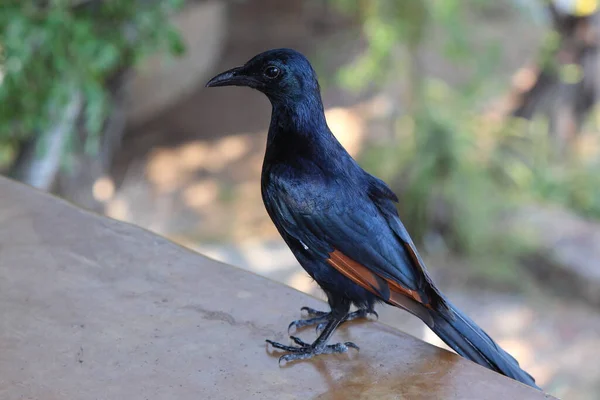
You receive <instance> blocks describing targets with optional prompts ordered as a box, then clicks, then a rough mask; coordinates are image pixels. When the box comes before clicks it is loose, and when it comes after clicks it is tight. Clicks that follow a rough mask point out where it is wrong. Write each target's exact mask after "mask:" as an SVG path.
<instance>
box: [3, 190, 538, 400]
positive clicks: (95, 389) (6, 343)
mask: <svg viewBox="0 0 600 400" xmlns="http://www.w3.org/2000/svg"><path fill="white" fill-rule="evenodd" d="M301 306H310V307H314V308H325V305H324V304H323V303H321V302H320V301H319V300H317V299H315V298H312V297H309V296H307V295H304V294H302V293H300V292H298V291H296V290H294V289H291V288H289V287H286V286H283V285H281V284H278V283H276V282H273V281H270V280H268V279H265V278H262V277H260V276H258V275H254V274H252V273H248V272H245V271H242V270H240V269H237V268H233V267H230V266H227V265H225V264H221V263H218V262H215V261H212V260H210V259H207V258H205V257H203V256H200V255H198V254H196V253H193V252H191V251H189V250H186V249H184V248H182V247H179V246H177V245H175V244H173V243H171V242H168V241H167V240H165V239H163V238H160V237H158V236H155V235H154V234H152V233H150V232H148V231H144V230H142V229H140V228H136V227H133V226H130V225H127V224H123V223H119V222H115V221H113V220H109V219H106V218H102V217H99V216H96V215H93V214H89V213H87V212H84V211H81V210H79V209H76V208H73V207H71V206H69V205H68V204H67V203H65V202H62V201H59V200H56V199H54V198H51V197H50V196H48V195H45V194H42V193H39V192H37V191H34V190H33V189H30V188H27V187H25V186H22V185H20V184H15V183H11V182H9V181H6V180H3V179H0V398H2V399H6V400H13V399H15V400H16V399H22V398H31V399H45V400H46V399H47V400H52V399H84V400H85V399H180V400H186V399H240V398H255V399H296V398H298V399H310V398H315V399H349V398H352V399H371V398H376V399H543V398H545V396H544V395H543V394H542V393H540V392H538V391H536V390H533V389H531V388H529V387H526V386H524V385H522V384H520V383H517V382H514V381H512V380H510V379H508V378H505V377H503V376H500V375H498V374H495V373H493V372H490V371H488V370H486V369H484V368H481V367H479V366H477V365H475V364H473V363H471V362H468V361H466V360H464V359H461V358H460V357H458V356H456V355H454V354H451V353H449V352H447V351H445V350H442V349H439V348H436V347H434V346H431V345H429V344H427V343H424V342H422V341H419V340H417V339H415V338H413V337H411V336H409V335H407V334H404V333H402V332H400V331H397V330H395V329H393V328H391V327H388V326H386V325H383V324H380V323H376V322H357V323H348V324H346V325H345V326H344V327H342V328H341V329H340V330H339V332H337V334H336V335H335V336H334V338H333V340H336V341H353V342H355V343H357V344H358V345H359V346H361V350H360V352H355V351H352V350H351V351H350V353H348V354H343V355H336V356H321V357H318V358H315V359H313V360H310V361H305V362H301V363H294V364H289V365H285V366H283V367H279V366H278V363H277V357H278V356H279V355H280V353H279V352H276V351H273V350H272V349H270V348H268V347H267V346H266V344H265V342H264V339H266V338H270V339H273V340H277V341H282V342H286V341H287V340H288V339H287V337H286V336H287V335H286V327H287V325H288V323H289V322H290V321H291V320H293V319H296V318H298V317H299V315H300V311H299V309H300V307H301ZM299 336H300V337H302V338H303V339H304V340H306V341H311V340H312V339H313V338H314V331H312V330H311V329H307V330H304V331H301V332H300V334H299Z"/></svg>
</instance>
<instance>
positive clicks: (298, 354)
mask: <svg viewBox="0 0 600 400" xmlns="http://www.w3.org/2000/svg"><path fill="white" fill-rule="evenodd" d="M313 311H314V310H313ZM290 338H291V339H292V340H293V341H294V343H296V344H297V345H298V346H299V347H296V346H286V345H284V344H281V343H277V342H273V341H272V340H267V343H269V344H270V345H271V346H273V347H274V348H276V349H280V350H284V351H287V352H289V354H284V355H282V356H281V357H279V363H280V364H281V362H282V361H285V362H291V361H298V360H306V359H309V358H312V357H314V356H316V355H319V354H341V353H346V352H347V351H348V349H350V348H353V349H356V350H359V348H358V346H357V345H355V344H354V343H352V342H345V343H336V344H328V345H321V346H313V345H312V344H309V343H306V342H304V341H302V340H301V339H300V338H297V337H296V336H290Z"/></svg>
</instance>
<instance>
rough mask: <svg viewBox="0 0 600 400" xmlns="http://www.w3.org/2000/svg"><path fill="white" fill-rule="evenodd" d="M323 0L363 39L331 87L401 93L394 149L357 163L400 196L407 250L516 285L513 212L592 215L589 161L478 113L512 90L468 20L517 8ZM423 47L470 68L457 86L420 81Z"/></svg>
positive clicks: (423, 0) (370, 153)
mask: <svg viewBox="0 0 600 400" xmlns="http://www.w3.org/2000/svg"><path fill="white" fill-rule="evenodd" d="M331 1H332V2H333V3H334V4H335V5H336V6H338V7H340V8H341V9H342V10H344V11H346V12H349V13H352V14H353V15H355V16H357V17H359V18H360V20H361V21H362V26H363V32H362V33H363V37H364V38H365V39H366V41H367V47H366V50H365V51H364V53H363V54H362V55H361V56H360V57H359V58H358V59H356V60H355V61H354V62H353V63H351V64H350V65H348V66H346V67H345V68H344V69H342V70H341V71H340V73H339V74H338V78H339V80H340V82H341V83H342V84H343V85H344V86H346V87H348V88H350V89H354V90H361V89H364V88H365V86H366V85H372V84H373V83H376V84H378V85H380V86H381V88H382V89H383V90H384V91H386V90H387V92H388V93H389V90H388V89H386V86H387V85H388V84H389V83H390V82H393V83H394V84H395V87H398V82H400V87H402V88H403V91H404V92H405V93H406V95H405V96H403V99H402V101H398V102H397V104H395V105H394V108H395V109H396V110H398V109H400V110H401V111H394V112H393V113H392V115H391V116H390V119H391V120H392V121H391V122H392V124H391V125H392V126H393V129H392V130H393V142H392V143H391V144H390V142H389V140H384V141H382V142H383V143H380V144H377V143H375V144H372V145H371V146H370V148H369V149H367V150H366V151H365V152H364V154H363V156H362V157H363V164H364V165H365V167H366V168H367V169H368V170H369V171H371V172H373V173H375V174H377V175H380V176H381V177H382V178H384V179H386V180H387V181H388V182H390V183H391V184H392V185H393V186H394V189H395V190H396V191H397V192H398V194H399V195H400V196H399V197H400V199H401V201H400V204H399V212H400V215H401V217H402V219H403V221H404V222H405V224H406V225H407V227H408V229H409V231H410V232H411V235H412V236H413V237H414V239H415V240H416V241H419V242H421V244H423V245H425V247H426V248H427V247H429V248H431V247H432V246H433V247H435V244H436V243H437V244H438V245H439V243H441V245H442V246H443V247H445V248H449V249H450V250H451V251H452V252H454V253H458V254H463V255H467V256H468V257H469V258H470V259H472V260H474V262H473V265H479V268H478V269H479V271H478V272H480V273H483V274H486V275H490V276H491V277H492V278H493V279H494V280H496V281H499V280H500V281H501V280H508V281H510V282H512V283H515V282H516V281H518V279H519V278H518V274H515V273H514V272H515V271H517V269H516V265H517V262H516V257H517V256H519V255H520V254H522V252H523V251H526V250H527V249H529V246H530V245H531V244H532V243H531V242H530V241H529V238H527V237H524V236H523V237H517V236H515V235H514V231H512V230H508V229H507V227H506V226H505V224H503V222H504V221H505V220H506V218H505V217H506V216H507V215H510V213H511V210H512V209H513V207H516V206H518V205H519V204H523V203H526V202H531V201H538V202H540V201H541V202H553V203H559V204H562V205H565V206H568V207H570V208H573V209H575V210H577V211H579V212H582V213H584V214H586V215H593V216H596V217H600V212H599V211H600V207H599V205H600V189H598V188H600V174H597V173H596V174H592V173H591V172H592V171H593V169H592V168H597V167H598V164H597V163H595V164H593V163H588V165H587V166H585V167H584V166H583V164H582V162H580V161H572V162H569V163H564V164H561V165H555V164H552V161H551V160H552V158H551V157H550V152H549V148H550V145H549V144H548V141H549V140H550V139H549V138H548V136H547V135H544V134H545V133H547V130H543V129H540V126H539V124H538V120H535V121H533V122H524V121H521V123H519V122H518V121H514V123H512V122H511V120H512V119H511V118H510V117H509V116H506V117H507V118H503V119H502V120H501V121H498V120H497V119H496V120H494V119H493V118H488V117H486V115H485V112H484V110H483V109H482V104H489V102H490V100H493V98H494V97H501V96H502V95H503V94H505V93H506V92H507V91H508V89H509V87H510V82H508V81H507V82H502V81H500V80H499V79H497V78H496V76H499V75H501V74H497V72H498V71H497V70H496V68H498V67H497V64H498V62H497V61H498V57H499V55H500V52H499V51H498V46H497V45H495V44H494V43H486V44H485V46H484V49H482V48H481V47H482V46H478V47H477V43H476V38H474V31H473V29H472V26H471V25H470V22H469V21H472V20H473V19H474V18H479V17H480V16H478V14H481V13H486V12H487V13H488V14H489V13H490V12H491V13H494V12H496V11H497V9H498V7H500V8H502V7H516V6H515V5H514V4H511V3H507V2H492V1H485V0H469V1H465V0H444V1H438V0H418V1H417V0H370V1H361V0H331ZM541 5H543V4H542V3H541ZM513 11H515V12H517V13H518V10H513ZM549 37H551V38H554V39H556V37H555V35H552V34H550V35H549ZM474 39H475V40H474ZM432 41H433V42H436V43H435V46H436V49H437V50H439V51H440V52H441V53H442V54H443V56H444V58H445V61H446V62H447V63H449V64H453V65H455V66H459V67H461V68H462V69H463V70H465V71H469V74H468V75H469V77H468V79H466V81H465V82H462V83H459V84H454V85H452V86H450V85H448V84H446V83H444V82H442V81H440V80H439V79H437V78H435V77H434V76H432V75H430V74H428V73H427V72H426V71H427V68H424V65H423V61H422V51H423V48H424V47H428V48H429V49H431V42H432ZM548 48H551V49H552V48H556V43H555V42H553V43H545V44H544V45H543V46H542V48H541V49H540V52H539V54H540V55H539V56H538V58H541V59H542V60H543V61H545V62H549V61H547V60H548V59H549V57H548V55H547V54H548V52H549V51H550V50H548ZM541 132H543V133H544V134H540V133H541ZM592 165H594V167H592ZM436 238H437V239H442V240H431V239H436ZM432 243H434V244H433V245H432ZM428 244H429V246H428Z"/></svg>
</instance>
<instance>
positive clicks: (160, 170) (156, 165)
mask: <svg viewBox="0 0 600 400" xmlns="http://www.w3.org/2000/svg"><path fill="white" fill-rule="evenodd" d="M179 161H180V157H179V154H178V152H176V151H174V150H168V149H159V150H156V151H154V152H153V153H152V154H150V156H149V157H148V163H147V164H146V176H147V177H148V180H149V181H150V182H151V183H152V184H153V185H154V187H155V189H156V190H157V191H158V192H159V193H168V192H171V191H173V190H175V189H177V188H179V187H181V186H183V184H184V183H185V182H186V177H187V175H186V174H184V173H183V171H182V170H181V169H180V168H179V166H180V163H179Z"/></svg>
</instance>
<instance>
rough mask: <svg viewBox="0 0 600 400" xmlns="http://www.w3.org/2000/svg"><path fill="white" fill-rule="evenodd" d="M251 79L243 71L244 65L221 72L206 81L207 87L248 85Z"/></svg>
mask: <svg viewBox="0 0 600 400" xmlns="http://www.w3.org/2000/svg"><path fill="white" fill-rule="evenodd" d="M248 83H249V79H248V77H247V76H246V75H244V73H243V67H236V68H232V69H230V70H228V71H225V72H223V73H220V74H219V75H217V76H215V77H214V78H212V79H211V80H210V81H208V82H207V83H206V87H217V86H248Z"/></svg>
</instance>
